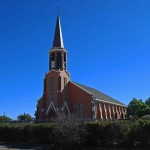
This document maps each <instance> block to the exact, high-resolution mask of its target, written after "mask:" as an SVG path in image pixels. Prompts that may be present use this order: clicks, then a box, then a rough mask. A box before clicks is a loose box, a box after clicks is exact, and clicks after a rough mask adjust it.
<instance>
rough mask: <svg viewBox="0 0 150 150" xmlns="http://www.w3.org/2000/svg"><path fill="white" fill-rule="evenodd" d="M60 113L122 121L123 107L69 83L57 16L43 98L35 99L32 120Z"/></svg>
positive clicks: (82, 87)
mask: <svg viewBox="0 0 150 150" xmlns="http://www.w3.org/2000/svg"><path fill="white" fill-rule="evenodd" d="M60 112H64V113H67V114H75V115H78V116H79V117H81V118H83V119H85V120H102V121H103V120H113V119H124V118H125V114H126V106H125V105H124V104H123V103H121V102H119V101H117V100H115V99H114V98H112V97H110V96H108V95H106V94H104V93H102V92H100V91H98V90H96V89H94V88H91V87H88V86H85V85H83V84H79V83H77V82H73V81H71V80H70V74H69V73H68V71H67V50H66V49H65V48H64V43H63V37H62V30H61V25H60V17H59V16H57V22H56V28H55V34H54V41H53V46H52V48H51V49H50V51H49V71H48V73H47V74H46V75H45V78H44V90H43V96H42V97H41V98H40V99H39V100H38V104H37V113H36V119H37V121H49V120H51V119H54V118H55V117H57V115H58V113H60Z"/></svg>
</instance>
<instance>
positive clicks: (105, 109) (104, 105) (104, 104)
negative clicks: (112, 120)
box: [104, 104, 108, 119]
mask: <svg viewBox="0 0 150 150" xmlns="http://www.w3.org/2000/svg"><path fill="white" fill-rule="evenodd" d="M104 112H105V116H106V119H108V115H107V110H106V105H105V104H104Z"/></svg>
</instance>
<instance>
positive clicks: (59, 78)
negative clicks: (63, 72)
mask: <svg viewBox="0 0 150 150" xmlns="http://www.w3.org/2000/svg"><path fill="white" fill-rule="evenodd" d="M60 90H61V77H58V91H60Z"/></svg>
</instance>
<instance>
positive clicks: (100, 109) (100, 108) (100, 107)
mask: <svg viewBox="0 0 150 150" xmlns="http://www.w3.org/2000/svg"><path fill="white" fill-rule="evenodd" d="M98 104H99V111H100V113H101V115H100V117H101V119H102V120H103V111H102V106H101V103H98Z"/></svg>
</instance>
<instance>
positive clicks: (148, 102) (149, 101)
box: [145, 97, 150, 107]
mask: <svg viewBox="0 0 150 150" xmlns="http://www.w3.org/2000/svg"><path fill="white" fill-rule="evenodd" d="M145 104H147V105H148V106H149V107H150V97H149V98H148V99H147V100H146V101H145Z"/></svg>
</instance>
